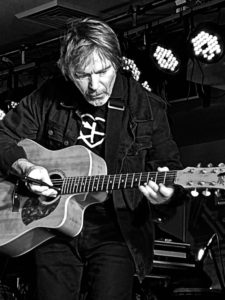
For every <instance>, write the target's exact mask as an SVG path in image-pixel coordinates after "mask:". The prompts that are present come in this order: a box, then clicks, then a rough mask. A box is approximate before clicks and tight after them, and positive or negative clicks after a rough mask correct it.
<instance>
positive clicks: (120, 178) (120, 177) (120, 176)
mask: <svg viewBox="0 0 225 300" xmlns="http://www.w3.org/2000/svg"><path fill="white" fill-rule="evenodd" d="M121 180H122V174H120V175H119V182H118V189H120V184H121Z"/></svg>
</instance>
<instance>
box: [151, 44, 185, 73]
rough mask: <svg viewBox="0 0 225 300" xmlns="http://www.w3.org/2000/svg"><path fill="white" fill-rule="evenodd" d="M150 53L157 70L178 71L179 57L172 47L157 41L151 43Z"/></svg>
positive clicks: (179, 65)
mask: <svg viewBox="0 0 225 300" xmlns="http://www.w3.org/2000/svg"><path fill="white" fill-rule="evenodd" d="M150 55H151V58H152V60H153V61H154V63H155V65H156V67H157V68H158V69H159V70H161V71H163V72H165V73H168V74H176V73H177V72H179V70H180V67H181V59H180V58H179V55H178V54H177V53H176V51H175V49H173V48H172V47H170V46H167V45H164V44H162V43H157V44H155V45H152V47H151V51H150Z"/></svg>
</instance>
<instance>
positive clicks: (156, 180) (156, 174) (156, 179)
mask: <svg viewBox="0 0 225 300" xmlns="http://www.w3.org/2000/svg"><path fill="white" fill-rule="evenodd" d="M158 174H159V173H158V172H156V173H155V180H153V181H155V183H157V182H158Z"/></svg>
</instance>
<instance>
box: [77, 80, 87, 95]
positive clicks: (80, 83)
mask: <svg viewBox="0 0 225 300" xmlns="http://www.w3.org/2000/svg"><path fill="white" fill-rule="evenodd" d="M75 85H76V87H77V88H78V89H79V90H80V91H81V92H82V93H84V92H85V91H86V90H87V86H88V85H87V83H86V82H85V80H82V81H75Z"/></svg>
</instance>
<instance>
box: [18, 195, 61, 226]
mask: <svg viewBox="0 0 225 300" xmlns="http://www.w3.org/2000/svg"><path fill="white" fill-rule="evenodd" d="M59 199H60V197H58V199H57V200H56V201H54V202H53V203H52V202H51V203H50V204H43V203H42V201H41V200H40V199H39V197H35V196H33V197H30V198H28V199H27V200H26V201H25V203H24V205H23V207H22V212H21V217H22V222H23V223H24V224H25V225H28V224H30V223H32V222H34V221H37V220H39V219H42V218H45V217H47V216H48V215H50V214H51V213H52V212H53V211H54V210H55V209H56V207H57V205H58V203H59ZM45 202H46V200H45Z"/></svg>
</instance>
